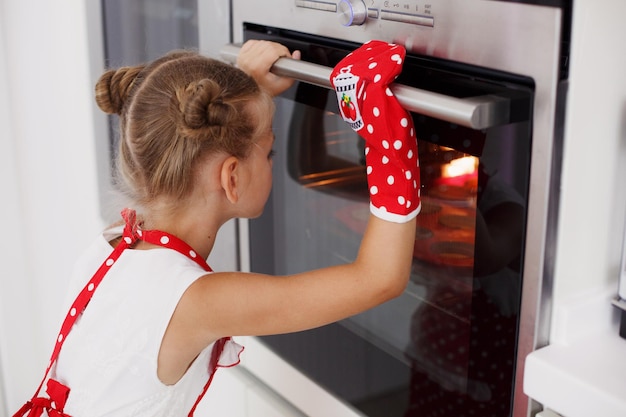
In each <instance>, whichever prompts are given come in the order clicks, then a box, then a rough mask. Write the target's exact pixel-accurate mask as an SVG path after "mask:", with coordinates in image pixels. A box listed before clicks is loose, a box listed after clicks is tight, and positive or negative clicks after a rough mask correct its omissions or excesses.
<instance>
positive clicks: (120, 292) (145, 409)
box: [50, 227, 243, 417]
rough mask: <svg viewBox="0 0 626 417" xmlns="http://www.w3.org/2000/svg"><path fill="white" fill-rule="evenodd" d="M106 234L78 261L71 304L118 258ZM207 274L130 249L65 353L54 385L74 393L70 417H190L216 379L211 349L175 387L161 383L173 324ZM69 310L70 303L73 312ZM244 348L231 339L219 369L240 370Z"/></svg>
mask: <svg viewBox="0 0 626 417" xmlns="http://www.w3.org/2000/svg"><path fill="white" fill-rule="evenodd" d="M121 231H122V227H120V228H117V229H111V230H109V231H107V232H105V233H104V234H103V235H101V236H100V237H99V239H97V240H96V242H95V243H94V244H93V245H92V246H91V247H90V248H89V249H88V250H87V251H86V253H85V254H84V255H83V256H82V257H81V258H80V259H79V260H78V262H77V264H76V267H75V271H74V273H73V278H72V287H73V288H72V291H71V292H70V294H71V300H70V301H73V299H74V298H75V297H76V295H77V294H78V292H79V291H80V290H81V289H82V287H83V286H84V285H85V284H86V283H87V281H88V280H89V279H90V278H91V277H92V276H93V274H94V272H95V271H96V270H97V269H98V267H99V266H100V264H101V263H102V262H103V261H104V260H105V259H106V257H107V256H109V254H110V253H111V251H112V248H111V246H110V245H109V243H108V241H110V240H111V239H112V238H114V237H116V236H120V235H121ZM206 273H207V272H206V271H205V270H204V269H202V268H201V267H200V266H199V265H198V264H196V263H195V262H194V261H192V260H191V259H189V258H188V257H186V256H185V255H183V254H181V253H179V252H176V251H174V250H172V249H165V248H163V249H161V248H157V249H151V250H132V249H126V250H125V251H124V252H123V253H122V255H121V257H120V258H119V260H118V261H117V262H116V263H115V265H113V266H112V267H111V269H110V270H109V272H108V273H107V274H106V275H105V277H104V279H103V281H102V283H101V284H100V286H99V287H98V288H97V290H96V292H95V293H94V295H93V297H92V299H91V301H90V302H89V305H88V306H87V308H86V309H85V311H84V313H83V315H82V316H81V317H80V318H78V320H77V321H76V324H75V325H74V327H73V328H72V330H71V332H70V334H69V335H68V336H67V337H66V339H65V344H64V345H63V348H62V350H61V352H60V355H59V358H58V360H57V363H56V366H55V367H54V368H53V369H52V372H51V375H50V376H51V378H54V379H56V380H57V381H59V382H60V383H62V384H64V385H66V386H68V387H69V388H70V390H71V391H70V394H69V398H68V400H67V403H66V405H65V410H64V411H65V413H67V414H69V415H70V416H72V417H90V416H111V417H113V416H120V417H121V416H146V417H147V416H150V417H159V416H185V415H187V414H188V413H189V411H190V410H191V408H192V407H193V406H194V403H195V402H196V400H197V398H198V396H199V395H200V394H201V393H202V391H203V388H204V386H205V384H206V383H207V381H208V380H209V377H210V372H209V360H210V356H211V351H212V346H209V347H207V348H206V349H205V350H203V351H202V353H201V354H200V355H199V356H198V357H197V358H196V360H195V361H194V362H193V364H192V365H191V366H190V367H189V369H188V370H187V372H186V373H185V375H184V376H183V377H182V378H181V379H180V380H179V381H178V382H177V383H176V384H175V385H169V386H168V385H165V384H163V383H162V382H161V381H160V380H159V378H158V376H157V358H158V354H159V349H160V346H161V341H162V339H163V335H164V334H165V330H166V328H167V325H168V323H169V321H170V318H171V317H172V314H173V312H174V309H175V308H176V306H177V304H178V302H179V300H180V298H181V296H182V295H183V293H184V292H185V290H186V289H187V288H188V287H189V285H191V284H192V283H193V282H194V281H195V280H196V279H198V278H199V277H200V276H202V275H205V274H206ZM69 304H70V303H68V306H69ZM242 350H243V348H242V347H241V346H239V345H237V344H235V343H234V342H232V340H229V341H228V342H227V343H226V345H225V348H224V351H223V352H222V355H221V356H220V358H219V362H218V366H233V365H236V364H237V363H239V354H240V353H241V351H242Z"/></svg>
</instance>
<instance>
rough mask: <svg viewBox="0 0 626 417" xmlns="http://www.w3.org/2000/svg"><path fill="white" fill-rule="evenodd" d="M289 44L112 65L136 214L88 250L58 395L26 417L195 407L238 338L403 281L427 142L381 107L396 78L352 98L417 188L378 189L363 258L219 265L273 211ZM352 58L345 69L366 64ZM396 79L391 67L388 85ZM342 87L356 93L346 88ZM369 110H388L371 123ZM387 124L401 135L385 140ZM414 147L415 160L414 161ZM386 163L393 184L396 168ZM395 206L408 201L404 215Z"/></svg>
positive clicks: (112, 94) (234, 354)
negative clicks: (248, 224) (228, 244)
mask: <svg viewBox="0 0 626 417" xmlns="http://www.w3.org/2000/svg"><path fill="white" fill-rule="evenodd" d="M376 46H379V45H376ZM393 48H397V47H396V46H391V45H387V44H384V48H382V46H381V48H380V49H379V52H380V53H381V54H383V55H385V56H386V55H387V54H388V52H389V56H391V55H394V57H393V58H391V59H392V60H393V61H392V62H393V63H394V64H395V65H396V66H397V65H398V64H399V63H401V62H397V57H395V55H397V53H394V50H393ZM368 53H370V52H368ZM400 55H401V57H403V56H404V55H402V54H400ZM280 57H292V58H296V59H298V58H299V53H298V52H294V53H293V54H291V53H290V52H289V51H288V50H287V49H286V48H285V47H283V46H282V45H279V44H275V43H271V42H266V41H250V42H248V43H246V44H245V45H244V47H243V48H242V50H241V55H240V58H239V61H238V66H239V68H240V69H238V68H235V67H232V66H230V65H227V64H224V63H221V62H219V61H216V60H213V59H209V58H206V57H203V56H201V55H198V54H196V53H193V52H187V51H178V52H173V53H170V54H168V55H166V56H164V57H162V58H160V59H158V60H156V61H154V62H152V63H150V64H148V65H146V66H136V67H126V68H120V69H118V70H110V71H107V72H106V73H105V74H104V75H103V76H102V77H101V78H100V80H99V81H98V83H97V86H96V101H97V103H98V105H99V106H100V108H101V109H102V110H103V111H105V112H106V113H110V114H118V115H119V116H120V130H121V141H120V142H121V143H120V149H119V160H118V167H117V168H118V170H119V179H120V180H122V181H121V184H122V185H123V186H124V191H125V192H126V193H127V194H128V196H129V197H130V198H131V200H132V202H133V206H132V207H133V209H134V210H136V212H135V211H134V210H128V209H126V210H124V211H123V217H124V220H125V224H124V225H121V226H114V227H111V228H109V229H107V230H106V231H105V232H104V233H103V234H102V235H101V236H100V237H99V238H98V239H97V240H96V242H95V243H94V244H93V245H92V246H91V247H90V248H89V249H88V250H87V251H86V253H85V254H84V255H83V257H82V258H80V259H79V261H78V263H77V266H76V269H75V274H74V280H73V282H75V283H76V288H75V289H74V291H73V293H72V294H73V295H72V299H73V298H74V297H76V294H78V297H77V298H76V301H75V302H74V304H72V306H71V307H70V308H69V313H68V315H67V318H66V321H65V323H64V324H63V326H62V329H61V333H60V334H59V338H58V340H57V344H56V347H55V353H54V354H53V360H52V363H54V365H53V366H52V367H51V368H50V369H49V374H48V376H49V377H50V378H49V379H45V378H44V379H45V381H46V387H45V389H46V391H47V395H46V394H44V393H43V389H42V388H41V387H40V390H41V391H42V392H41V393H40V392H39V390H38V393H37V394H36V395H35V397H33V400H31V401H30V402H29V403H27V404H26V405H25V406H24V408H23V409H22V410H20V412H18V414H16V415H26V413H29V414H28V415H31V414H30V413H33V414H32V415H38V413H40V412H41V411H42V410H44V409H45V410H47V411H48V413H50V415H55V416H73V417H80V416H87V415H89V416H104V415H106V416H130V415H132V416H179V415H186V414H193V410H194V409H195V405H197V402H198V401H199V398H201V396H202V394H203V392H204V391H205V390H206V389H207V388H208V384H209V383H210V381H211V379H212V377H213V373H214V371H215V368H216V367H217V366H230V365H234V364H236V363H238V355H239V353H240V351H241V350H242V348H241V347H239V346H238V345H236V344H235V343H234V342H233V341H232V340H231V339H230V336H237V335H269V334H277V333H285V332H295V331H300V330H305V329H310V328H313V327H316V326H322V325H324V324H327V323H330V322H333V321H336V320H340V319H343V318H345V317H348V316H350V315H354V314H356V313H359V312H362V311H363V310H366V309H369V308H371V307H374V306H376V305H378V304H381V303H383V302H385V301H387V300H389V299H391V298H394V297H396V296H398V295H399V294H401V293H402V291H403V290H404V288H405V285H406V282H407V280H408V278H409V272H410V266H411V259H412V250H413V242H414V235H415V224H414V217H415V215H416V214H417V212H418V211H419V197H418V189H419V177H418V173H417V171H416V167H417V154H414V153H413V149H414V148H413V147H412V146H413V145H412V144H411V141H412V142H413V144H414V143H415V139H414V136H413V131H412V128H411V125H410V121H409V126H408V127H407V123H406V118H403V119H402V120H398V121H396V120H395V118H394V120H391V119H392V118H391V117H390V118H389V119H386V118H385V117H384V112H383V114H382V115H381V114H380V111H379V109H378V107H377V106H378V104H377V103H380V104H381V105H383V104H384V103H383V101H384V100H391V99H392V98H391V99H389V98H387V99H385V98H380V99H375V98H376V95H377V94H379V93H380V94H381V97H382V96H383V95H385V96H386V92H388V90H386V87H384V85H383V84H382V83H381V84H380V86H376V85H375V84H376V83H377V82H378V81H377V80H374V79H372V81H371V82H369V84H368V86H371V89H369V90H368V89H366V91H367V93H368V94H369V95H370V96H371V97H373V98H372V99H371V100H373V101H372V103H374V104H376V106H374V108H371V107H368V104H367V101H362V102H361V101H358V102H353V104H352V106H353V107H354V106H357V107H358V106H360V112H361V114H360V115H359V117H362V119H363V121H364V125H365V126H366V127H364V128H363V129H364V130H363V131H364V132H365V134H364V135H363V136H364V137H365V138H366V141H367V144H368V149H371V150H372V151H371V153H372V154H375V155H378V154H380V152H385V149H389V146H388V145H389V143H391V144H392V146H391V148H392V150H395V151H397V152H396V154H399V153H402V155H401V156H398V155H396V154H394V153H393V152H392V153H391V154H389V156H388V157H387V156H386V155H385V156H384V157H381V158H380V160H381V161H382V162H378V164H379V165H380V166H381V167H382V165H381V164H384V165H385V169H388V167H392V168H391V169H392V170H393V169H395V170H396V171H397V172H398V174H399V175H402V176H403V179H402V181H404V180H405V179H406V181H407V184H410V186H407V187H406V188H401V189H400V190H399V191H398V190H397V189H395V190H394V191H393V193H392V194H393V197H391V200H393V201H391V202H387V203H384V201H382V200H378V202H377V201H375V200H376V199H379V198H381V196H382V197H384V195H385V192H384V190H383V188H385V187H383V186H381V185H379V184H377V185H376V186H372V187H371V189H370V191H371V193H372V206H371V207H372V212H373V213H376V216H375V215H371V216H370V219H369V223H368V226H367V230H366V232H365V234H364V236H363V240H362V244H361V248H360V250H359V253H358V256H357V257H356V259H355V260H354V262H352V263H349V264H345V265H340V266H334V267H330V268H323V269H319V270H314V271H309V272H304V273H300V274H295V275H290V276H280V277H279V276H268V275H262V274H255V273H243V272H212V271H211V270H210V268H209V266H208V265H206V263H205V262H204V259H207V257H208V256H209V254H210V252H211V249H212V248H213V244H214V242H215V237H216V235H217V233H218V230H219V228H220V226H222V225H223V224H224V223H225V222H226V221H228V220H230V219H233V218H238V217H241V218H254V217H257V216H259V215H260V214H261V212H262V210H263V206H264V204H265V202H266V200H267V198H268V195H269V192H270V188H271V181H272V173H271V171H272V144H273V141H274V135H273V134H272V126H271V120H272V114H273V102H272V96H273V95H276V94H279V93H280V92H282V91H284V90H285V89H286V88H288V87H289V86H290V85H291V83H292V80H289V79H285V78H281V77H277V76H275V75H273V74H271V73H270V72H269V69H270V67H271V65H272V64H273V63H274V62H275V61H276V60H277V59H278V58H280ZM388 58H389V57H387V56H386V57H385V59H388ZM357 59H358V56H357ZM382 66H384V65H381V67H382ZM346 68H348V71H343V70H341V71H337V72H336V74H335V75H337V76H339V75H340V76H341V77H344V76H345V75H346V74H348V75H349V69H350V68H352V70H353V71H352V72H353V73H354V70H355V69H356V68H355V67H354V66H353V65H349V66H347V67H346ZM343 69H345V68H343ZM366 71H367V70H363V73H362V74H360V77H361V79H362V80H365V79H366V78H367V77H368V76H369V75H370V74H365V72H366ZM393 71H396V69H395V68H394V69H393ZM396 72H399V69H397V71H396ZM372 77H375V75H372ZM394 77H395V76H394V74H392V73H390V75H389V76H388V77H387V78H389V79H388V80H387V82H389V80H390V79H392V78H394ZM376 78H378V77H376ZM368 88H369V87H368ZM338 90H339V88H338ZM387 97H389V96H387ZM368 98H369V97H368ZM342 99H343V100H344V105H345V103H346V96H345V94H344V96H342ZM359 100H361V98H359ZM392 101H393V100H392ZM392 104H393V105H395V106H397V104H396V103H392ZM398 111H401V109H400V110H398ZM368 114H375V116H371V117H372V118H373V117H376V119H377V120H376V121H372V123H369V122H368V121H367V117H368ZM352 116H354V115H352ZM387 124H390V125H391V124H393V126H392V127H388V126H387ZM396 124H397V126H396ZM374 128H376V131H375V132H373V133H372V132H371V131H372V130H374ZM396 128H401V129H402V131H401V132H400V133H399V134H398V135H397V137H395V139H394V140H391V139H392V138H391V137H389V140H391V142H387V136H385V135H387V134H391V133H390V131H389V130H390V129H391V130H393V129H396ZM385 129H387V130H388V131H389V132H387V133H386V134H383V133H382V132H383V131H385ZM405 129H409V130H406V133H402V132H404V131H405ZM366 130H367V131H366ZM377 132H381V133H380V135H381V136H384V139H385V140H382V139H381V138H378V139H376V133H377ZM360 133H361V132H360ZM403 135H404V137H402V136H403ZM374 140H377V141H378V142H380V146H378V145H379V144H374V142H373V141H374ZM403 141H404V142H403ZM406 155H408V157H407V156H406ZM377 158H378V157H377ZM407 158H408V159H407ZM409 159H410V160H412V161H411V162H409V165H410V166H409V167H408V168H407V167H405V166H403V163H405V165H406V161H404V162H403V160H409ZM372 165H373V166H374V167H375V168H374V171H375V172H374V174H372V175H373V177H374V176H375V174H376V170H377V168H376V162H372ZM368 166H370V162H368ZM384 175H385V177H384V178H386V179H387V180H386V181H387V183H388V184H389V186H391V183H392V182H393V181H392V180H389V178H390V177H391V174H388V173H387V171H385V174H384ZM388 175H389V176H388ZM378 180H380V178H379V179H378ZM378 180H376V181H378ZM390 181H391V182H390ZM399 182H401V181H400V180H396V185H394V187H396V186H397V184H398V183H399ZM375 188H376V189H375ZM398 193H399V195H396V194H398ZM383 203H384V204H386V206H384V205H383ZM400 203H401V204H400ZM393 204H399V205H400V206H401V207H403V209H402V210H400V211H399V212H398V211H397V210H396V212H395V213H394V210H393V209H391V208H390V207H391V206H392V205H393ZM377 216H378V217H377ZM390 220H391V221H390ZM95 271H97V272H96V273H95V275H94V272H95ZM87 304H88V305H87ZM85 306H86V307H85ZM61 345H62V346H63V349H62V350H61ZM57 354H58V359H56V361H55V360H54V359H55V358H56V355H57ZM42 386H43V383H42ZM29 410H31V411H29ZM55 413H56V414H55Z"/></svg>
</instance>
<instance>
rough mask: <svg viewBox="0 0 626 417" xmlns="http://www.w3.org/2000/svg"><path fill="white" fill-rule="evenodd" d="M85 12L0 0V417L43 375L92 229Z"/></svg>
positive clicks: (43, 1) (45, 2)
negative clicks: (0, 385)
mask: <svg viewBox="0 0 626 417" xmlns="http://www.w3.org/2000/svg"><path fill="white" fill-rule="evenodd" d="M88 3H93V2H92V1H91V0H86V1H85V0H63V1H49V0H27V1H25V0H0V190H1V191H2V197H1V201H2V204H1V206H2V209H1V212H0V213H1V214H2V220H3V225H2V230H3V232H4V234H3V236H2V239H0V334H1V337H0V355H1V356H0V360H1V364H2V371H3V375H1V376H2V377H3V380H4V390H5V394H6V403H5V402H4V401H3V402H2V403H1V404H0V416H2V415H12V413H13V412H15V411H16V410H17V408H19V406H21V404H22V403H23V402H24V401H26V400H27V399H28V398H30V396H31V395H32V394H33V391H34V389H35V388H36V387H37V384H38V383H39V380H40V378H41V377H42V376H43V371H44V369H45V365H46V363H47V360H48V358H49V355H50V353H51V349H52V346H53V341H54V338H55V337H56V332H57V331H58V328H59V324H60V320H61V316H62V314H64V312H62V311H60V302H62V301H63V299H64V294H65V288H66V282H67V279H68V275H69V273H70V270H71V267H72V264H73V260H74V259H75V258H76V256H77V254H78V253H79V252H80V251H81V250H82V248H84V247H85V246H86V245H87V244H88V242H90V241H91V239H93V238H94V237H95V235H96V234H97V232H98V231H99V230H100V229H101V228H102V221H101V219H100V216H99V208H98V197H97V196H98V194H97V193H98V189H97V177H96V169H95V166H96V152H95V148H96V145H95V140H94V138H95V134H94V125H95V124H94V119H93V114H94V113H93V111H94V105H93V98H92V89H93V84H94V81H93V77H92V75H91V72H90V66H89V64H90V59H89V57H90V55H89V51H90V49H89V48H88V43H87V42H88V36H87V34H88V31H87V13H86V10H87V8H88ZM89 7H93V6H89ZM92 47H93V46H92ZM91 52H94V51H93V50H91ZM3 413H4V414H3Z"/></svg>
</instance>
